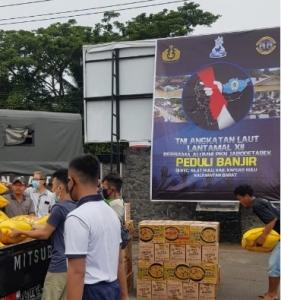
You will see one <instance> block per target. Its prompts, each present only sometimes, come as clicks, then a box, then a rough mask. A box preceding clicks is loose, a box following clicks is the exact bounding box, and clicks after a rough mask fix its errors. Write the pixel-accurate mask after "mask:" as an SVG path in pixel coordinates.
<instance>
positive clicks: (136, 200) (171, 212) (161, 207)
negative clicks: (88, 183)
mask: <svg viewBox="0 0 281 300" xmlns="http://www.w3.org/2000/svg"><path fill="white" fill-rule="evenodd" d="M125 160H126V161H125V164H124V165H123V180H124V184H123V198H124V200H125V201H126V202H130V203H131V207H132V217H133V220H134V221H135V226H136V227H137V224H138V222H139V221H141V220H145V219H173V220H206V221H207V220H212V221H219V222H220V223H221V241H228V242H239V241H240V239H241V233H242V232H244V231H245V230H247V229H248V228H250V227H253V226H256V225H258V224H260V222H259V220H258V219H257V217H255V216H254V215H253V214H252V212H251V211H249V210H246V209H240V211H239V212H197V211H196V203H184V202H175V203H171V202H169V203H163V202H151V201H150V200H149V188H150V148H139V149H132V148H129V149H127V150H126V151H125ZM107 170H109V167H108V166H105V168H104V174H105V173H106V171H107Z"/></svg>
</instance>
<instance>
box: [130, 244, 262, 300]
mask: <svg viewBox="0 0 281 300" xmlns="http://www.w3.org/2000/svg"><path fill="white" fill-rule="evenodd" d="M133 256H134V258H133V259H134V266H133V268H134V274H135V279H136V260H137V243H135V244H134V247H133ZM267 260H268V254H264V253H254V252H248V251H246V250H243V249H241V248H240V246H239V245H236V244H221V245H220V265H221V283H220V285H219V290H218V296H217V300H257V299H259V298H258V295H260V294H263V292H265V291H266V289H267V275H266V268H267ZM134 285H136V280H134ZM130 300H136V296H135V291H134V292H133V293H132V294H131V296H130ZM187 300H188V299H187Z"/></svg>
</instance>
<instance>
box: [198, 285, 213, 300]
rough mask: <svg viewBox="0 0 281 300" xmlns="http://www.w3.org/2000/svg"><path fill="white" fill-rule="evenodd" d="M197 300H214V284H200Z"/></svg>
mask: <svg viewBox="0 0 281 300" xmlns="http://www.w3.org/2000/svg"><path fill="white" fill-rule="evenodd" d="M199 299H200V300H215V299H216V286H215V285H214V284H207V283H200V284H199Z"/></svg>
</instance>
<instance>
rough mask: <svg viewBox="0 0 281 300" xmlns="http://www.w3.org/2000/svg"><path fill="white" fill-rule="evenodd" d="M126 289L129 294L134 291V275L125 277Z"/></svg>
mask: <svg viewBox="0 0 281 300" xmlns="http://www.w3.org/2000/svg"><path fill="white" fill-rule="evenodd" d="M127 288H128V292H129V293H130V292H131V291H133V289H134V273H133V272H131V273H130V274H128V275H127Z"/></svg>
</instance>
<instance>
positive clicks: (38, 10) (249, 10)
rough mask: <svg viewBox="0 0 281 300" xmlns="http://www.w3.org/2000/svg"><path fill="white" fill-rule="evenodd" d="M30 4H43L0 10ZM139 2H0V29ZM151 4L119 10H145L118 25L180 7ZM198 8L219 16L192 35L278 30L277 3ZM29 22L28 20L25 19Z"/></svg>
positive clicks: (231, 1)
mask: <svg viewBox="0 0 281 300" xmlns="http://www.w3.org/2000/svg"><path fill="white" fill-rule="evenodd" d="M31 1H45V2H39V3H32V4H29V5H17V6H10V7H3V6H4V5H10V4H18V3H23V2H31ZM139 1H140V0H110V1H109V0H80V1H77V0H49V1H46V0H0V19H1V20H0V29H3V30H9V29H15V30H19V29H25V30H32V29H36V28H39V27H47V26H48V25H50V24H52V23H54V22H65V21H67V18H64V19H58V20H49V21H42V22H39V21H37V22H33V23H23V24H11V25H1V24H3V23H6V22H17V21H23V20H26V19H12V20H4V21H3V19H8V18H16V17H22V16H30V15H37V14H46V13H55V12H61V11H66V10H77V9H87V8H93V7H99V6H107V5H113V4H122V5H123V4H125V3H128V2H139ZM150 1H151V2H146V3H143V4H141V3H139V4H131V5H128V6H119V8H126V7H135V6H146V7H142V8H134V9H132V10H127V11H123V12H120V13H121V16H120V18H119V20H120V21H123V22H124V21H126V20H128V19H131V18H132V17H134V16H136V15H138V14H140V13H143V12H146V13H151V12H158V11H161V10H162V9H163V8H167V9H176V8H177V7H178V6H180V5H181V3H171V4H165V5H162V6H160V5H158V6H154V7H147V6H148V5H151V4H159V3H163V2H165V3H167V2H171V1H175V0H155V1H154V0H150ZM193 2H196V3H199V4H200V8H201V9H203V10H205V11H209V12H212V13H214V14H220V15H221V18H220V19H219V20H218V21H217V22H216V23H215V24H213V25H212V27H211V28H208V27H203V26H201V27H198V28H196V30H195V31H194V34H202V33H219V32H226V31H236V30H243V29H256V28H265V27H275V26H280V0H196V1H193ZM103 10H105V9H98V11H103ZM107 10H109V9H107ZM91 12H94V10H86V11H83V12H74V13H67V14H65V15H71V14H82V13H91ZM48 17H55V16H44V17H37V18H33V19H40V18H48ZM101 17H102V14H95V15H87V16H80V17H75V19H76V20H77V22H78V24H80V25H87V26H93V25H94V24H95V23H96V22H99V21H100V19H101ZM28 20H31V18H28Z"/></svg>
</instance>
